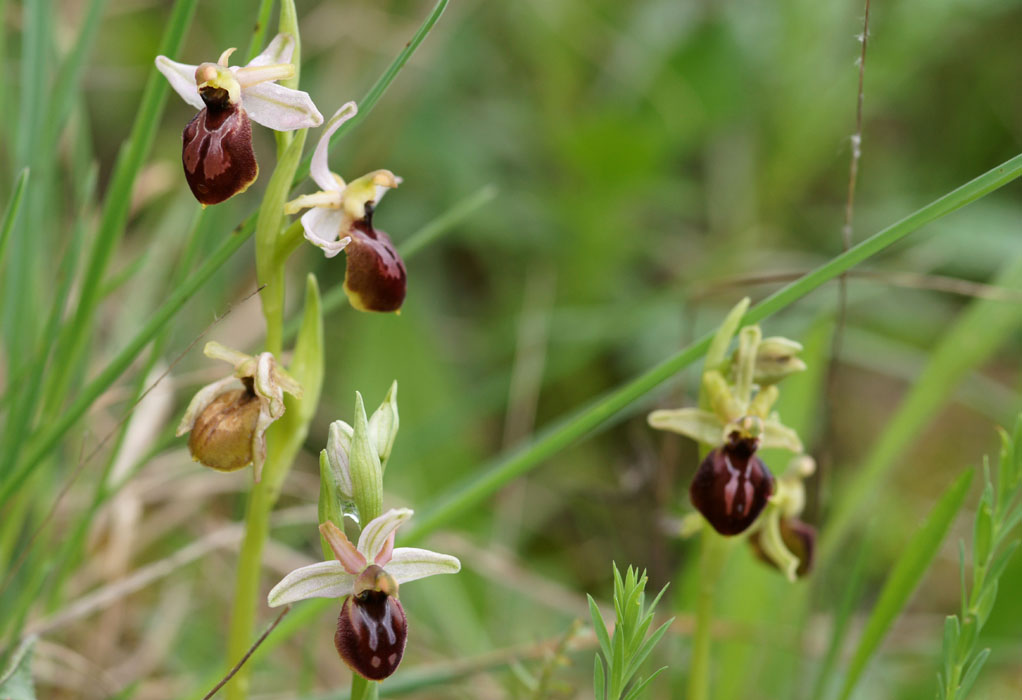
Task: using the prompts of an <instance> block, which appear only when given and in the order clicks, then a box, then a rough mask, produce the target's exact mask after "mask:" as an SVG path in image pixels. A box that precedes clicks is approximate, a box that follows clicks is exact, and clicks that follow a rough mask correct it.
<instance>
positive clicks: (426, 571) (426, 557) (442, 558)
mask: <svg viewBox="0 0 1022 700" xmlns="http://www.w3.org/2000/svg"><path fill="white" fill-rule="evenodd" d="M384 569H385V570H386V572H387V573H388V574H390V575H391V576H393V577H394V580H395V581H397V582H398V583H399V584H402V583H407V582H408V581H414V580H416V579H420V578H426V577H427V576H434V575H436V574H456V573H458V572H459V571H461V562H460V561H458V558H457V557H452V556H451V555H450V554H440V553H439V552H431V551H430V550H428V549H417V548H415V547H398V548H397V549H395V550H394V553H393V554H392V555H391V558H390V562H388V563H387V565H386V567H384Z"/></svg>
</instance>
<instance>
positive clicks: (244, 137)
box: [156, 34, 323, 205]
mask: <svg viewBox="0 0 1022 700" xmlns="http://www.w3.org/2000/svg"><path fill="white" fill-rule="evenodd" d="M294 50H295V39H294V37H293V36H291V35H290V34H278V35H277V36H276V37H275V38H274V39H273V41H271V42H270V45H269V46H267V47H266V50H265V51H263V52H262V53H261V54H259V55H258V56H256V57H255V58H253V59H252V60H251V61H250V62H249V63H248V65H246V66H229V65H228V59H229V58H230V56H231V54H232V53H234V51H235V49H227V50H226V51H224V52H223V54H221V55H220V59H219V60H218V61H217V62H216V63H202V64H200V65H198V66H192V65H188V64H185V63H178V62H176V61H172V60H170V59H169V58H167V57H166V56H157V57H156V68H157V69H158V70H159V71H160V72H161V73H163V75H164V76H166V78H167V80H169V81H170V86H171V87H172V88H174V91H175V92H177V94H178V95H180V96H181V97H182V98H183V99H184V101H185V102H187V103H188V104H190V105H192V106H193V107H195V108H196V109H198V110H200V111H199V113H198V114H196V115H195V118H193V119H192V120H191V121H190V122H189V123H188V126H186V127H185V130H184V134H183V135H182V137H183V141H184V145H183V149H182V152H181V160H182V162H183V163H184V170H185V179H186V180H187V181H188V186H189V187H190V188H191V190H192V194H194V195H195V198H196V199H197V200H199V202H201V203H202V204H203V205H207V204H218V203H220V202H223V201H224V200H226V199H230V198H231V197H233V196H234V195H236V194H239V193H241V192H244V191H245V190H246V189H248V187H249V185H251V184H252V183H253V182H255V180H256V177H258V175H259V165H258V163H256V158H255V152H254V151H253V150H252V125H251V123H250V122H249V118H251V119H254V120H255V121H256V122H258V123H259V124H262V125H263V126H267V127H269V128H271V129H274V130H275V131H294V130H295V129H307V128H309V127H314V126H319V125H320V124H322V123H323V115H322V114H320V113H319V110H318V109H316V105H315V104H313V102H312V99H311V98H310V97H309V94H308V93H307V92H302V91H301V90H292V89H291V88H286V87H284V86H282V85H277V84H276V81H278V80H287V79H289V78H293V77H294V75H295V67H294V65H293V64H292V63H291V56H292V54H293V53H294Z"/></svg>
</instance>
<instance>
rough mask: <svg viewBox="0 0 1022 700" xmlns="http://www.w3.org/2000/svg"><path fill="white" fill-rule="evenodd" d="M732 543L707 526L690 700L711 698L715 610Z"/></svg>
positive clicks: (693, 635) (700, 572) (698, 596)
mask: <svg viewBox="0 0 1022 700" xmlns="http://www.w3.org/2000/svg"><path fill="white" fill-rule="evenodd" d="M730 547H731V542H730V541H729V540H728V539H726V538H724V537H721V536H720V535H718V534H717V533H716V531H715V530H714V529H713V528H712V527H703V534H702V544H701V549H702V551H701V553H700V557H699V590H698V592H697V594H696V618H695V631H694V632H693V634H692V662H691V664H690V666H689V675H688V700H708V698H709V697H710V670H711V669H710V651H711V644H712V640H711V632H712V628H713V608H714V604H715V601H716V592H717V589H718V586H719V583H720V575H721V572H722V571H723V570H724V563H725V562H726V561H727V554H728V550H729V549H730Z"/></svg>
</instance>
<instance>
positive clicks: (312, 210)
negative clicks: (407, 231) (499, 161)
mask: <svg viewBox="0 0 1022 700" xmlns="http://www.w3.org/2000/svg"><path fill="white" fill-rule="evenodd" d="M357 113H358V108H357V107H356V105H355V103H354V102H348V103H347V104H345V105H344V106H343V107H341V108H340V109H339V110H337V112H336V113H334V115H333V116H332V117H331V118H330V121H329V122H327V126H326V129H325V130H324V132H323V135H322V136H320V138H319V143H318V144H316V150H315V152H314V153H313V154H312V165H311V168H310V173H311V175H312V179H313V180H315V182H316V184H317V185H319V187H320V188H321V189H320V191H319V192H315V193H313V194H307V195H302V196H301V197H298V198H297V199H295V200H293V201H291V202H288V204H287V205H286V206H285V207H284V211H285V212H286V213H288V214H296V213H298V212H299V211H301V210H302V209H308V210H309V211H307V212H306V213H305V214H303V215H302V227H303V228H304V229H305V237H306V238H307V239H308V240H309V242H310V243H312V244H313V245H315V246H317V247H318V248H321V249H322V250H323V253H324V254H325V255H326V257H328V258H332V257H334V256H335V255H337V254H338V253H340V252H341V251H342V250H345V252H346V254H347V258H348V260H347V268H346V270H345V275H344V291H345V293H346V294H347V295H348V300H349V301H350V302H351V305H352V306H354V307H355V308H356V309H358V310H360V311H383V312H387V311H398V310H399V309H400V308H401V304H402V303H403V302H404V299H405V290H406V288H407V273H406V271H405V264H404V261H403V260H402V259H401V256H400V255H398V252H397V249H396V248H395V247H394V244H393V243H392V242H391V240H390V236H388V235H387V234H386V233H384V232H383V231H378V230H376V228H374V227H373V211H374V210H375V208H376V207H377V206H379V204H380V200H381V199H382V198H383V195H384V194H386V192H387V190H388V189H392V188H395V187H397V186H398V185H399V184H400V183H401V178H399V177H397V176H396V175H394V173H392V172H390V171H389V170H374V171H373V172H371V173H368V174H367V175H363V176H362V177H360V178H358V179H356V180H352V181H351V182H348V183H345V181H344V180H343V179H342V178H341V176H340V175H337V174H336V173H333V172H331V171H330V168H329V166H328V164H327V154H328V152H329V150H330V137H331V136H332V135H333V134H334V132H336V131H337V130H338V129H339V128H340V127H341V125H342V124H343V123H344V122H346V121H348V120H349V119H351V118H352V117H354V116H355V115H356V114H357Z"/></svg>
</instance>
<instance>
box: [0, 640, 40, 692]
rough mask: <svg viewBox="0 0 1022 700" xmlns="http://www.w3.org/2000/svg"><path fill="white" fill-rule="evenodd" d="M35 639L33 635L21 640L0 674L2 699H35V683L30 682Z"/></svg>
mask: <svg viewBox="0 0 1022 700" xmlns="http://www.w3.org/2000/svg"><path fill="white" fill-rule="evenodd" d="M35 641H36V638H35V637H29V638H28V639H26V640H25V641H23V642H22V643H21V644H20V645H19V646H18V648H17V649H16V650H15V652H14V655H13V656H11V660H10V662H9V663H8V665H7V668H6V669H5V670H4V672H3V674H2V675H0V698H3V700H35V685H34V684H33V683H32V651H33V650H34V648H35Z"/></svg>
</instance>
